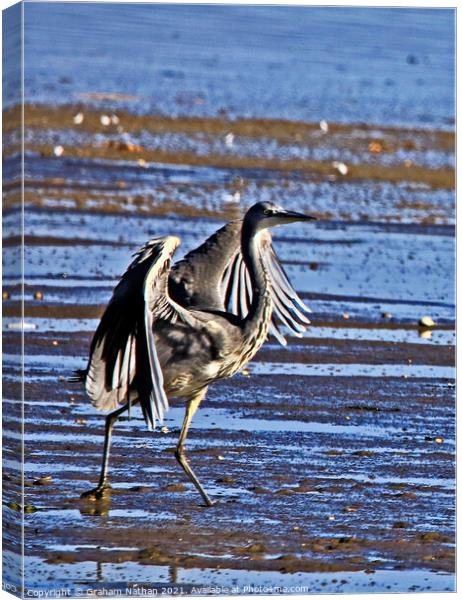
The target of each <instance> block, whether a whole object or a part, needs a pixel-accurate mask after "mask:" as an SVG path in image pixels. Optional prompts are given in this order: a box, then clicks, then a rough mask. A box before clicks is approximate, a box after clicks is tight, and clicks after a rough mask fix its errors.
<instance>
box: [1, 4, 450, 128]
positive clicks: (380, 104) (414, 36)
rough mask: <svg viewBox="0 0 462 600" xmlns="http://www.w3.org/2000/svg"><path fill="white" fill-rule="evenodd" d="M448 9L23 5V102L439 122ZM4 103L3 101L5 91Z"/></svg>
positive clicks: (446, 74) (446, 122)
mask: <svg viewBox="0 0 462 600" xmlns="http://www.w3.org/2000/svg"><path fill="white" fill-rule="evenodd" d="M454 17H455V11H454V10H452V9H425V10H424V9H415V8H408V9H403V8H398V9H396V8H393V9H392V8H380V9H379V8H346V7H343V8H335V7H287V6H198V5H191V6H186V5H152V4H151V5H150V4H144V5H135V4H100V3H91V4H89V3H73V2H60V3H39V2H34V3H30V2H26V4H25V93H26V100H27V101H28V102H47V103H64V102H79V101H84V102H87V101H88V96H87V94H89V93H90V94H92V93H95V92H98V93H103V94H108V93H110V94H123V95H124V96H127V95H128V96H132V98H128V99H127V98H125V99H122V100H118V101H116V102H114V101H113V100H112V101H109V102H108V101H104V100H103V101H101V100H99V102H100V103H101V102H103V104H111V106H115V107H119V108H120V107H121V106H124V107H125V108H129V109H130V110H132V111H137V112H154V113H160V114H166V115H197V116H202V115H218V114H226V115H228V116H231V117H242V116H246V117H273V118H287V119H302V120H305V121H313V120H319V119H327V120H328V121H340V122H370V123H390V124H402V125H417V126H431V127H439V128H449V127H452V126H453V122H454V110H455V109H454V47H455V40H454V29H455V23H454ZM6 101H7V102H9V99H8V98H7V99H6Z"/></svg>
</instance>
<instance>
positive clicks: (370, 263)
mask: <svg viewBox="0 0 462 600" xmlns="http://www.w3.org/2000/svg"><path fill="white" fill-rule="evenodd" d="M79 111H81V112H83V113H84V115H85V118H84V121H83V123H82V127H80V129H79V128H78V127H76V126H75V125H73V124H72V119H73V116H75V114H76V113H78V112H79ZM101 114H102V112H101V111H100V112H97V110H96V109H95V108H94V107H92V108H87V107H85V106H84V105H80V106H65V107H60V108H56V107H55V108H52V107H49V106H38V105H36V106H31V107H28V108H27V110H26V121H27V123H28V126H29V129H28V137H27V140H26V163H25V169H26V181H25V203H26V217H25V231H24V235H25V242H26V251H25V269H26V272H25V288H24V293H25V328H26V330H25V355H26V359H25V404H24V434H25V486H26V487H25V492H26V502H25V505H26V506H25V509H24V512H23V513H21V507H20V505H19V504H18V503H17V497H18V492H19V489H20V487H19V486H20V471H19V468H18V465H17V463H16V462H15V457H16V456H17V452H18V451H19V450H20V446H19V444H20V434H21V424H20V423H21V406H20V404H19V402H18V400H17V398H18V395H19V391H20V389H19V381H20V380H19V376H20V367H21V365H20V363H19V361H18V359H17V357H16V352H17V344H18V333H17V319H18V314H19V313H18V311H19V310H20V303H19V301H20V294H21V289H20V287H19V285H18V282H17V280H16V278H15V276H14V273H13V272H12V271H10V270H8V268H7V269H6V270H5V274H4V277H5V281H6V286H5V291H6V292H7V298H6V299H5V298H4V316H5V332H4V342H3V343H4V353H5V364H4V372H5V381H4V385H3V389H4V398H5V404H4V411H3V418H4V431H5V454H4V478H5V487H4V501H5V504H6V507H5V509H4V510H5V515H6V528H5V534H4V548H5V550H6V555H5V556H6V557H5V561H6V563H5V564H6V566H8V565H9V564H13V563H14V562H15V561H17V560H18V558H17V547H16V545H15V542H14V538H15V536H17V535H18V532H19V518H20V517H21V515H22V516H23V518H24V525H25V550H26V562H25V579H26V585H27V587H28V589H31V590H37V589H57V588H59V589H68V590H71V591H73V592H75V591H76V589H77V588H79V587H82V586H83V587H84V588H85V589H87V590H90V589H93V590H95V589H99V588H101V587H106V588H107V587H111V586H112V588H114V589H126V588H129V589H132V590H133V589H136V587H137V586H138V587H139V586H141V585H147V586H148V587H154V588H157V589H158V590H160V591H162V588H168V587H172V586H173V587H174V588H177V592H178V593H187V592H188V593H193V594H198V593H200V590H201V589H202V588H201V586H206V588H207V590H208V591H211V590H212V588H213V586H222V587H221V588H220V590H219V591H221V592H223V593H225V592H224V588H225V587H229V588H230V590H229V593H238V592H240V593H242V592H243V591H244V589H243V586H244V585H248V586H259V585H260V586H270V587H271V586H273V587H272V588H271V589H270V591H273V592H274V591H275V588H274V586H288V587H290V588H291V590H292V591H291V592H290V590H289V593H303V592H305V593H308V592H310V591H311V592H314V591H324V592H328V591H330V592H342V591H343V592H346V591H368V592H370V591H408V590H414V591H424V590H434V591H443V590H446V589H451V590H453V589H454V579H453V573H454V450H455V444H454V425H455V424H454V413H455V405H454V369H453V366H454V351H455V338H454V319H455V316H454V289H453V281H454V276H453V274H454V271H453V270H454V189H453V185H454V171H453V161H454V155H453V143H454V140H453V136H452V134H450V133H448V132H443V131H437V130H435V131H432V130H423V129H421V130H417V129H412V128H408V129H404V130H400V129H399V128H393V127H378V126H377V127H371V126H364V125H357V126H356V125H345V124H338V125H336V124H331V126H330V129H329V133H328V134H324V133H322V132H321V131H320V129H319V125H318V124H312V123H299V122H295V121H294V122H281V121H271V120H265V121H263V120H260V121H259V120H254V121H251V120H242V121H238V122H230V121H227V120H223V119H222V120H220V119H199V118H198V119H176V120H172V119H164V118H160V117H156V118H154V117H147V116H144V117H143V116H140V115H131V114H130V113H128V112H126V111H125V112H124V111H120V112H118V113H117V117H118V119H119V126H121V127H122V128H123V131H122V132H121V131H118V130H117V126H114V127H113V126H112V125H111V126H110V127H109V129H108V128H105V127H103V126H101V121H100V117H101ZM230 132H232V133H233V136H234V137H233V141H232V144H231V145H230V143H229V140H230V139H231V138H229V137H228V138H226V136H227V135H228V134H229V133H230ZM175 136H177V137H175ZM178 136H179V137H178ZM226 140H228V142H227V141H226ZM342 140H343V141H342ZM407 140H409V143H408V142H407ZM8 141H9V144H10V145H8V143H7V145H6V148H5V152H6V170H7V173H8V174H9V175H10V178H9V185H7V186H6V187H5V194H4V202H5V217H4V218H5V221H4V235H5V238H6V239H5V243H4V246H5V256H6V259H7V260H9V261H10V263H13V261H14V260H17V259H18V256H19V254H18V240H19V238H18V228H17V224H18V216H19V212H18V211H19V200H20V194H19V190H18V189H17V185H16V180H15V168H16V163H15V161H16V158H15V151H16V149H17V148H16V145H15V132H14V131H13V130H12V131H10V133H9V138H8ZM411 142H412V144H411ZM129 144H132V145H133V146H130V145H129ZM374 144H375V145H374ZM58 146H62V148H63V154H62V155H61V156H56V147H58ZM371 148H372V150H371ZM343 156H347V157H348V158H347V159H344V161H345V164H346V165H347V166H348V173H347V174H345V175H342V174H341V173H340V172H339V170H338V167H335V166H333V162H334V161H336V160H340V159H342V158H343ZM406 161H410V162H406ZM160 163H162V164H160ZM257 199H271V200H276V201H278V202H282V203H283V204H284V205H287V206H288V207H290V208H294V209H298V210H304V211H306V212H312V213H314V214H316V215H317V216H318V217H319V218H320V220H319V221H318V222H317V223H316V224H314V225H312V226H311V225H310V226H309V227H308V226H307V227H304V226H302V225H294V226H290V227H287V228H284V229H283V228H281V229H280V230H277V231H276V232H275V239H276V241H275V244H276V247H277V250H278V253H279V254H280V256H281V258H282V260H283V262H284V265H285V267H286V269H287V272H288V274H289V277H290V278H291V280H292V281H293V282H294V284H295V287H296V289H297V291H298V292H299V293H300V295H301V296H302V297H303V298H304V299H305V301H306V302H307V304H309V305H310V307H311V308H312V310H313V315H312V327H311V328H310V329H309V331H308V332H307V334H306V336H305V337H304V338H303V339H297V338H290V339H289V345H288V348H287V349H283V348H280V347H278V346H277V345H276V344H275V342H274V340H269V341H268V343H267V344H266V345H265V346H264V347H263V349H262V350H261V352H260V353H259V354H258V355H257V357H256V359H255V361H254V362H253V363H252V364H250V365H249V367H248V369H247V370H246V371H244V372H243V373H241V374H239V375H237V376H236V377H235V378H233V379H232V380H228V381H222V382H217V383H216V384H215V385H213V386H211V388H210V391H209V394H208V396H207V398H206V400H205V401H204V403H203V406H202V407H201V409H200V410H199V412H198V414H197V416H196V417H195V419H194V421H193V425H192V428H191V433H190V436H189V440H188V446H187V448H188V453H189V457H190V459H191V463H192V464H193V465H194V467H195V469H196V471H197V473H198V474H199V476H200V478H201V480H202V482H203V484H204V486H205V487H206V489H207V490H208V491H209V493H210V495H211V496H212V497H213V498H214V499H215V500H216V505H215V506H214V507H213V508H211V509H207V508H205V507H204V506H202V505H201V501H200V497H199V496H198V494H197V492H196V491H195V489H193V487H192V486H191V485H190V483H189V482H188V481H187V480H186V479H185V477H184V475H183V473H182V471H181V469H180V468H179V467H178V466H177V464H176V462H175V459H174V456H173V449H174V447H175V444H176V441H177V437H178V434H179V428H180V426H181V421H182V416H183V407H182V406H181V404H175V405H174V407H173V408H172V410H171V412H170V413H169V414H168V415H167V419H166V422H165V425H166V427H167V429H166V430H165V431H160V430H158V431H156V432H154V433H150V432H148V431H147V430H146V428H145V426H144V423H143V421H142V420H141V417H140V414H139V412H138V409H134V410H133V415H132V418H131V420H130V421H128V420H126V419H124V420H121V422H120V423H119V424H118V425H117V427H116V433H115V435H114V441H113V452H112V457H111V470H110V473H111V483H112V490H111V492H110V493H109V494H108V495H107V497H106V498H104V499H103V500H101V501H97V502H94V501H90V500H82V499H80V494H81V492H83V491H85V490H87V489H89V488H91V487H92V486H94V485H95V483H96V481H97V478H98V470H99V464H100V458H101V451H102V442H103V425H104V419H103V416H102V415H100V414H97V413H96V412H95V410H94V409H93V408H92V407H91V405H90V403H89V402H88V400H87V399H86V398H85V396H84V393H83V390H82V388H81V386H79V385H78V384H75V383H71V382H69V381H68V377H69V376H70V375H71V373H72V370H73V369H76V368H82V367H84V366H85V362H86V357H87V352H88V346H89V343H90V340H91V336H92V333H93V331H94V329H95V327H96V325H97V320H98V318H99V316H100V315H101V314H102V311H103V310H104V306H105V304H106V302H107V301H108V299H109V297H110V293H111V289H112V288H113V286H114V285H115V283H116V282H117V279H118V277H119V276H120V274H121V273H122V272H123V270H124V269H125V266H126V265H127V263H128V262H129V260H130V256H131V254H132V252H134V251H135V250H136V248H137V247H138V246H139V245H140V244H142V243H143V242H144V241H145V240H146V239H148V238H149V237H152V236H155V235H156V236H158V235H165V234H167V233H170V234H175V235H179V236H180V237H181V239H182V242H183V243H182V246H181V248H180V250H179V256H180V255H181V254H182V253H184V252H186V251H187V250H188V249H189V248H192V247H194V246H195V245H197V244H198V243H199V242H200V241H201V240H202V239H204V238H205V237H206V236H207V235H209V234H210V233H212V232H213V231H214V230H215V229H216V228H217V227H219V226H220V224H221V223H222V222H223V221H224V220H226V219H228V218H232V217H234V216H236V215H237V214H238V213H239V210H240V207H241V206H247V205H249V204H251V203H253V202H254V201H256V200H257ZM426 314H428V315H430V316H432V318H433V319H434V320H435V321H436V323H437V325H436V327H435V328H434V329H424V328H421V327H419V326H418V321H419V319H420V318H421V317H422V316H424V315H426ZM233 582H234V583H233ZM16 583H17V582H16ZM238 584H239V585H238ZM233 585H234V586H235V589H234V591H233ZM239 586H240V587H239ZM300 586H305V588H304V589H303V590H302V589H301V588H300ZM257 592H258V590H257ZM159 593H160V592H159ZM260 593H261V590H260Z"/></svg>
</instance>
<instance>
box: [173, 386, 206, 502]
mask: <svg viewBox="0 0 462 600" xmlns="http://www.w3.org/2000/svg"><path fill="white" fill-rule="evenodd" d="M206 391H207V390H206V389H205V390H202V391H201V392H199V393H198V394H196V396H194V397H193V398H192V399H191V400H189V401H188V403H187V405H186V415H185V417H184V421H183V427H182V428H181V433H180V438H179V440H178V445H177V447H176V450H175V457H176V459H177V461H178V462H179V463H180V465H181V466H182V468H183V470H184V472H185V473H186V475H187V476H188V477H189V479H190V480H191V481H192V483H194V485H195V486H196V489H197V491H198V492H199V493H200V495H201V496H202V498H203V500H204V502H205V504H206V505H207V506H213V502H212V501H211V500H210V498H209V497H208V495H207V492H206V491H205V490H204V488H203V487H202V485H201V483H200V481H199V479H197V477H196V475H195V474H194V471H193V470H192V469H191V467H190V466H189V463H188V461H187V459H186V454H185V451H184V443H185V441H186V436H187V435H188V429H189V426H190V425H191V421H192V418H193V416H194V413H195V412H196V410H197V409H198V408H199V404H200V403H201V402H202V399H203V398H204V396H205V394H206Z"/></svg>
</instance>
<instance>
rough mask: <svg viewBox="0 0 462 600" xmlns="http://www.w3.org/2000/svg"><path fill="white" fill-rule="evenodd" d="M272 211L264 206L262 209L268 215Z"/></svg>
mask: <svg viewBox="0 0 462 600" xmlns="http://www.w3.org/2000/svg"><path fill="white" fill-rule="evenodd" d="M272 212H273V211H271V210H269V208H265V210H264V211H263V214H264V215H270V214H271V213H272Z"/></svg>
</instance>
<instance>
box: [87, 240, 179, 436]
mask: <svg viewBox="0 0 462 600" xmlns="http://www.w3.org/2000/svg"><path fill="white" fill-rule="evenodd" d="M178 244H179V239H178V238H175V237H165V238H155V239H152V240H150V241H149V242H147V243H146V244H145V245H144V246H143V247H142V248H141V250H140V251H139V252H137V254H136V255H135V259H134V260H133V262H132V263H131V264H130V266H129V267H128V269H127V271H126V272H125V273H124V275H123V276H122V278H121V280H120V282H119V283H118V285H117V286H116V288H115V290H114V293H113V296H112V298H111V300H110V302H109V304H108V306H107V308H106V311H105V312H104V314H103V316H102V318H101V321H100V323H99V325H98V328H97V330H96V332H95V335H94V337H93V341H92V343H91V347H90V358H89V362H88V367H87V371H86V377H85V387H86V391H87V394H88V395H89V397H90V398H91V400H92V403H93V404H94V406H95V407H96V408H98V409H100V410H105V411H110V410H115V409H116V408H117V407H118V406H119V405H121V404H124V403H129V404H130V401H131V399H132V397H133V396H135V397H137V398H138V399H139V401H140V404H141V408H142V410H143V414H144V417H145V419H146V422H147V424H148V426H150V427H151V428H152V427H154V425H155V422H156V419H157V420H159V421H161V420H162V418H163V414H164V411H165V410H167V409H168V400H167V397H166V394H165V391H164V388H163V376H162V369H161V366H160V363H159V360H158V357H157V352H156V348H155V344H154V334H153V325H154V320H155V319H156V318H159V319H161V318H166V319H176V318H178V314H177V313H176V308H177V307H176V305H175V304H174V303H172V302H171V301H170V300H169V298H168V295H167V293H166V289H167V278H168V272H169V268H170V259H171V256H172V254H173V253H174V251H175V249H176V248H177V246H178ZM162 295H164V297H162ZM180 310H182V309H180Z"/></svg>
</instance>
